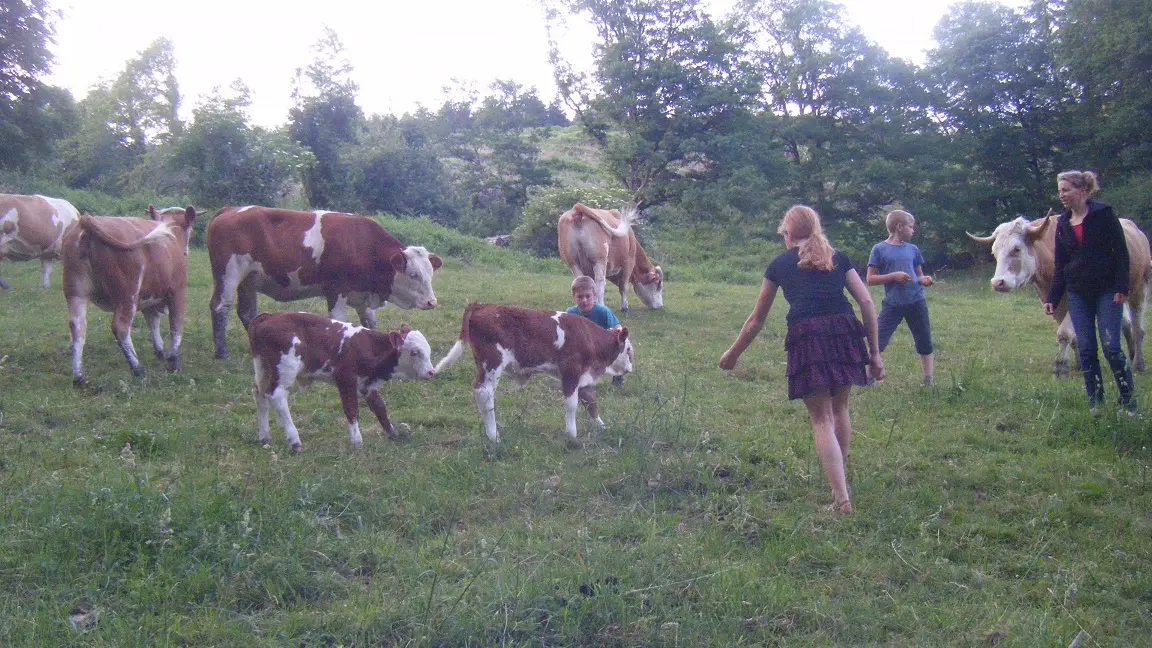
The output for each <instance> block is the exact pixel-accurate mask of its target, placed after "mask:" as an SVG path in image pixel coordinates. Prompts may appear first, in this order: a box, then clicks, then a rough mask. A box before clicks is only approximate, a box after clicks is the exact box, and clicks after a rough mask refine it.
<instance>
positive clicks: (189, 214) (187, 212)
mask: <svg viewBox="0 0 1152 648" xmlns="http://www.w3.org/2000/svg"><path fill="white" fill-rule="evenodd" d="M194 220H196V208H195V207H193V206H192V205H188V206H187V207H185V208H184V227H191V226H192V221H194Z"/></svg>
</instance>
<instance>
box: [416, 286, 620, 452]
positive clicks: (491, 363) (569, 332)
mask: <svg viewBox="0 0 1152 648" xmlns="http://www.w3.org/2000/svg"><path fill="white" fill-rule="evenodd" d="M467 345H471V346H472V356H473V358H474V359H475V360H476V380H475V381H474V382H473V383H472V389H473V392H474V394H475V397H476V408H477V409H478V410H479V411H480V418H481V419H482V420H483V421H484V431H485V433H487V435H488V438H489V439H490V440H491V441H492V442H494V443H496V442H499V441H500V435H499V433H498V432H497V430H496V386H497V385H498V384H499V383H500V375H501V374H502V373H504V372H508V374H509V375H511V376H512V378H513V379H514V380H515V381H516V382H517V383H519V384H520V386H521V387H523V386H524V385H525V384H526V383H527V382H528V379H529V378H531V377H532V376H534V375H536V374H546V375H549V376H552V377H553V378H555V379H557V380H559V381H560V389H561V390H562V391H563V392H564V425H565V429H566V430H567V432H568V436H570V437H572V438H573V439H574V438H576V405H577V402H578V401H579V402H581V403H583V404H584V408H585V409H586V410H587V411H588V416H590V417H591V418H592V420H594V421H595V422H596V424H597V425H598V426H600V427H601V428H603V427H604V421H603V420H601V419H600V415H599V413H598V412H597V408H596V381H598V380H599V379H600V377H601V376H604V375H605V374H606V375H609V376H622V375H624V374H626V373H629V372H631V371H632V359H633V355H634V351H633V350H632V342H631V340H629V339H628V329H626V328H619V329H611V330H608V329H604V328H601V327H600V326H599V325H598V324H596V323H595V322H593V321H591V320H589V319H586V318H584V317H581V316H579V315H569V314H568V313H564V312H552V311H538V310H530V309H527V308H519V307H516V306H501V305H498V304H470V305H469V306H468V308H467V309H466V310H465V311H464V321H463V324H462V325H461V327H460V339H459V340H458V341H457V342H456V344H455V345H454V346H453V347H452V349H451V350H450V351H449V352H448V355H446V356H444V359H443V360H441V361H440V362H439V363H438V364H437V365H436V373H440V372H441V371H443V370H444V369H447V368H448V367H450V366H452V364H454V363H455V362H456V361H457V360H459V359H460V356H462V355H463V354H464V347H465V346H467Z"/></svg>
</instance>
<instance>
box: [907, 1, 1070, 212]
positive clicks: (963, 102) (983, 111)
mask: <svg viewBox="0 0 1152 648" xmlns="http://www.w3.org/2000/svg"><path fill="white" fill-rule="evenodd" d="M1032 12H1033V14H1032V16H1031V17H1030V16H1029V15H1026V14H1025V13H1023V12H1020V11H1016V10H1013V9H1011V8H1009V7H1006V6H1003V5H1000V4H996V3H991V2H967V3H963V4H958V5H953V7H952V8H951V11H950V12H949V14H948V15H946V16H945V17H944V18H943V19H942V20H941V21H940V23H939V24H938V25H937V26H936V31H935V36H936V40H937V41H938V43H939V44H938V46H937V47H936V48H935V49H934V50H932V51H931V52H930V53H929V57H928V61H929V68H928V74H929V75H930V76H931V78H932V80H933V83H934V84H935V86H936V89H937V91H938V96H939V97H940V103H939V105H938V106H937V111H938V112H939V114H940V115H941V116H942V117H943V119H944V123H945V125H946V126H947V127H948V128H949V130H950V131H951V132H952V133H953V134H954V135H955V136H956V137H957V138H960V139H962V140H963V139H966V140H968V141H970V142H971V143H972V144H974V148H972V149H971V150H970V151H969V153H970V155H971V156H972V157H971V158H970V159H971V164H972V167H973V168H974V169H975V170H977V171H978V172H982V174H983V175H984V177H985V181H986V184H987V186H988V189H989V193H988V196H987V199H986V200H985V205H986V212H987V213H988V214H989V216H991V219H990V220H992V221H996V222H998V221H999V220H1001V219H1002V218H1003V217H1004V216H1005V215H1012V214H1017V213H1024V214H1035V212H1037V211H1040V212H1041V213H1043V211H1044V209H1041V208H1040V206H1041V205H1045V204H1050V203H1051V197H1052V192H1053V189H1052V187H1053V182H1054V180H1053V178H1054V177H1055V173H1056V172H1057V171H1058V170H1059V169H1058V167H1061V166H1063V165H1064V164H1065V160H1066V159H1067V157H1066V156H1067V152H1068V146H1067V144H1068V141H1069V139H1068V137H1067V135H1068V134H1069V132H1070V131H1069V130H1068V129H1069V126H1071V124H1072V121H1071V120H1070V119H1069V112H1068V106H1069V105H1071V104H1070V99H1071V96H1070V94H1069V85H1068V83H1067V81H1066V79H1065V75H1064V71H1063V70H1062V69H1061V68H1060V67H1059V66H1058V65H1057V62H1056V58H1055V50H1054V44H1053V43H1054V35H1053V31H1052V30H1053V24H1052V22H1051V16H1050V15H1049V14H1048V13H1047V8H1046V7H1045V6H1044V5H1043V4H1042V3H1041V4H1037V5H1034V6H1033V8H1032Z"/></svg>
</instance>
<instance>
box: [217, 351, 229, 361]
mask: <svg viewBox="0 0 1152 648" xmlns="http://www.w3.org/2000/svg"><path fill="white" fill-rule="evenodd" d="M216 359H217V360H227V359H228V352H227V351H219V350H218V351H216Z"/></svg>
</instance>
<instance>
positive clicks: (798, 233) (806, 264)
mask: <svg viewBox="0 0 1152 648" xmlns="http://www.w3.org/2000/svg"><path fill="white" fill-rule="evenodd" d="M785 230H787V231H788V234H789V236H791V237H792V238H793V239H807V240H806V241H804V242H803V243H801V244H800V246H799V249H798V250H797V252H798V253H799V255H800V262H799V263H798V264H797V265H798V267H800V268H804V269H807V268H813V269H815V270H823V271H825V272H827V271H829V270H831V269H832V268H833V267H835V264H834V263H833V262H832V255H833V254H834V253H835V252H836V251H835V250H834V249H833V248H832V244H831V243H829V242H828V239H827V237H825V236H824V231H823V229H822V228H821V227H820V215H819V214H817V213H816V210H814V209H812V208H811V207H809V206H807V205H794V206H793V207H792V208H791V209H789V210H788V211H787V212H785V214H784V222H782V223H780V229H779V231H780V232H781V233H783V232H784V231H785Z"/></svg>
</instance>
